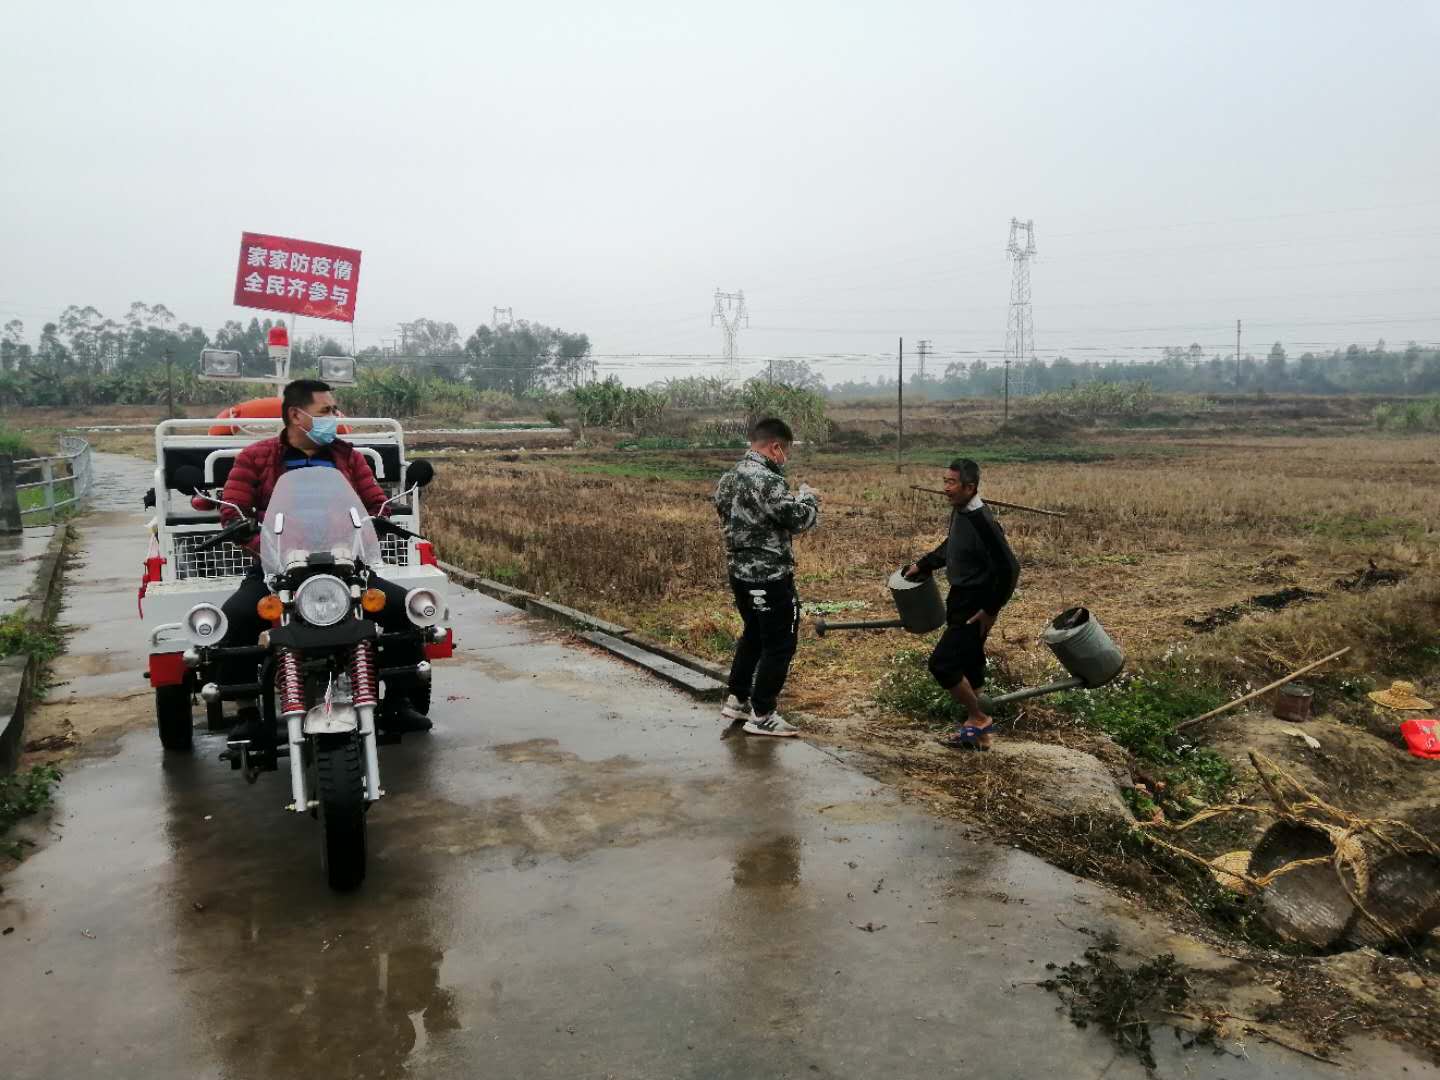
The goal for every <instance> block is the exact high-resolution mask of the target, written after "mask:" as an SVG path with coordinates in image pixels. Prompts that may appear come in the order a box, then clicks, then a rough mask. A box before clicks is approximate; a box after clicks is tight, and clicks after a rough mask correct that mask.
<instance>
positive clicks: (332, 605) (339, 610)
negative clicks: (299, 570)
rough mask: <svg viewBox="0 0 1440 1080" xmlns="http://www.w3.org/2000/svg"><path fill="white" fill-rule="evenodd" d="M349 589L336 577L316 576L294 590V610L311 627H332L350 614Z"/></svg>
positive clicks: (307, 579) (327, 575)
mask: <svg viewBox="0 0 1440 1080" xmlns="http://www.w3.org/2000/svg"><path fill="white" fill-rule="evenodd" d="M350 604H351V597H350V589H349V587H348V586H347V585H346V584H345V583H344V582H343V581H341V580H340V579H339V578H337V577H332V576H331V575H329V574H317V575H315V576H314V577H312V578H306V579H305V580H304V581H303V582H302V583H301V585H300V588H298V589H296V590H295V610H296V611H297V612H299V614H300V618H302V619H304V620H305V621H306V622H307V623H309V624H310V625H311V626H334V625H335V624H336V623H338V622H339V621H340V620H341V619H343V618H345V616H347V615H349V614H350Z"/></svg>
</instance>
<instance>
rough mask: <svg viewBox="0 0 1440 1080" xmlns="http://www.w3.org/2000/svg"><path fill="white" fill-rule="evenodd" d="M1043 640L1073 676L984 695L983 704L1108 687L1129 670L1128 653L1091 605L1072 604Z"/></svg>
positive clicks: (1005, 702)
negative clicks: (1106, 685) (1101, 623)
mask: <svg viewBox="0 0 1440 1080" xmlns="http://www.w3.org/2000/svg"><path fill="white" fill-rule="evenodd" d="M1040 640H1041V641H1043V642H1045V644H1046V645H1048V646H1050V651H1051V652H1053V653H1054V654H1055V659H1056V660H1059V661H1060V663H1061V665H1062V666H1063V667H1064V668H1065V670H1066V671H1068V672H1070V676H1071V677H1070V678H1068V679H1058V680H1056V681H1055V682H1048V683H1045V684H1044V685H1043V686H1031V687H1027V688H1026V689H1024V690H1015V691H1012V692H1011V693H1008V694H1000V695H998V696H996V697H982V698H981V699H980V704H981V705H982V706H984V707H985V708H987V709H988V708H991V707H993V706H995V705H1006V704H1008V703H1010V702H1012V701H1024V700H1025V699H1026V698H1032V697H1040V696H1041V695H1042V694H1054V693H1058V692H1059V691H1061V690H1079V689H1081V688H1082V687H1083V688H1085V689H1090V690H1093V689H1095V688H1096V687H1097V686H1104V685H1105V684H1106V683H1108V682H1110V681H1111V680H1112V679H1114V678H1115V676H1117V675H1119V674H1120V672H1121V671H1123V670H1124V669H1125V654H1124V653H1123V652H1121V651H1120V646H1118V645H1116V644H1115V642H1113V641H1112V640H1110V635H1109V634H1107V633H1105V628H1104V627H1103V626H1101V625H1100V620H1099V619H1097V618H1095V616H1094V615H1092V614H1090V610H1089V609H1088V608H1083V607H1072V608H1067V609H1066V610H1064V611H1062V612H1061V613H1060V614H1059V615H1056V616H1055V618H1053V619H1051V620H1050V625H1049V626H1048V627H1046V628H1045V632H1044V633H1043V634H1041V635H1040Z"/></svg>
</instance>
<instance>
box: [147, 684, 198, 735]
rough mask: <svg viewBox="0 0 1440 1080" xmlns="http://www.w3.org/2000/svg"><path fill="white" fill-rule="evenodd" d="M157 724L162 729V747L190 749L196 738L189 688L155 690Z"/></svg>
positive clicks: (177, 687) (161, 688)
mask: <svg viewBox="0 0 1440 1080" xmlns="http://www.w3.org/2000/svg"><path fill="white" fill-rule="evenodd" d="M155 723H156V726H158V727H159V729H160V745H161V746H163V747H165V749H166V750H189V749H190V747H191V745H192V744H193V742H194V738H195V722H194V720H193V719H192V718H191V716H190V688H189V687H188V686H157V687H156V688H155Z"/></svg>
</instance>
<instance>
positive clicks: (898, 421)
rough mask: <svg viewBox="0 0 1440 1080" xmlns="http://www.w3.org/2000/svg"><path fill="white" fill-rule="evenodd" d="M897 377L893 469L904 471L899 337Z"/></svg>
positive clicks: (902, 351)
mask: <svg viewBox="0 0 1440 1080" xmlns="http://www.w3.org/2000/svg"><path fill="white" fill-rule="evenodd" d="M898 361H899V372H898V375H899V378H898V379H897V381H896V383H895V471H896V472H897V473H898V472H904V471H905V463H904V459H905V339H904V338H903V337H902V338H901V339H900V351H899V353H898Z"/></svg>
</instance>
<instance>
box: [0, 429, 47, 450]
mask: <svg viewBox="0 0 1440 1080" xmlns="http://www.w3.org/2000/svg"><path fill="white" fill-rule="evenodd" d="M38 456H39V455H37V454H36V453H35V448H34V447H33V446H31V445H30V442H29V440H28V438H27V437H26V436H24V435H22V434H20V432H18V431H12V430H11V429H10V428H8V427H5V426H4V425H3V424H0V457H11V458H33V457H38Z"/></svg>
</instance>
